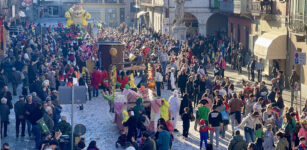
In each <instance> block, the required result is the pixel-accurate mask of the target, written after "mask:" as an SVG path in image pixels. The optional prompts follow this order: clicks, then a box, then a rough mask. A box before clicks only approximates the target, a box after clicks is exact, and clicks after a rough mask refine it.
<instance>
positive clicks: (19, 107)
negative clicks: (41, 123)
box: [14, 100, 26, 117]
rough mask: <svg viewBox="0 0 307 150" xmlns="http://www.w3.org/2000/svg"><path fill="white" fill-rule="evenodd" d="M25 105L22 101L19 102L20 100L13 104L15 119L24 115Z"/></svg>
mask: <svg viewBox="0 0 307 150" xmlns="http://www.w3.org/2000/svg"><path fill="white" fill-rule="evenodd" d="M25 105H26V103H25V102H24V101H21V100H19V101H17V102H16V103H15V104H14V111H15V115H16V117H19V116H24V115H25Z"/></svg>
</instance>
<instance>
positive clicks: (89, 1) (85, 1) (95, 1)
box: [83, 0, 102, 3]
mask: <svg viewBox="0 0 307 150" xmlns="http://www.w3.org/2000/svg"><path fill="white" fill-rule="evenodd" d="M83 2H84V3H102V0H83Z"/></svg>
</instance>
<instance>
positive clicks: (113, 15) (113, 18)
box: [105, 8, 118, 27]
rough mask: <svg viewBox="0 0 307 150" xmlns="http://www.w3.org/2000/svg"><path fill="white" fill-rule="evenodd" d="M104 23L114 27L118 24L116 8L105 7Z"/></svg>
mask: <svg viewBox="0 0 307 150" xmlns="http://www.w3.org/2000/svg"><path fill="white" fill-rule="evenodd" d="M105 23H106V25H107V26H109V27H116V26H117V25H118V20H117V9H116V8H106V9H105Z"/></svg>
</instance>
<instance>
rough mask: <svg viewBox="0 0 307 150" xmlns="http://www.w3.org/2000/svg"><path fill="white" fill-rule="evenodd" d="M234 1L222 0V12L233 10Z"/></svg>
mask: <svg viewBox="0 0 307 150" xmlns="http://www.w3.org/2000/svg"><path fill="white" fill-rule="evenodd" d="M233 8H234V6H233V1H232V0H229V1H220V11H222V12H230V13H232V12H233Z"/></svg>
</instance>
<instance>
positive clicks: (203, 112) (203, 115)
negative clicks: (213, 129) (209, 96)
mask: <svg viewBox="0 0 307 150" xmlns="http://www.w3.org/2000/svg"><path fill="white" fill-rule="evenodd" d="M209 112H210V109H209V108H208V107H206V106H202V107H200V108H199V109H198V116H199V118H200V119H204V120H205V121H208V118H209Z"/></svg>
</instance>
